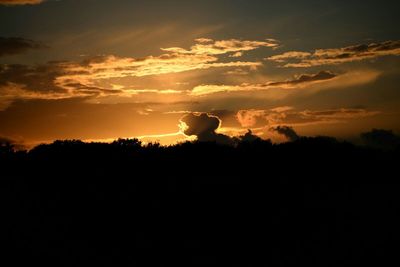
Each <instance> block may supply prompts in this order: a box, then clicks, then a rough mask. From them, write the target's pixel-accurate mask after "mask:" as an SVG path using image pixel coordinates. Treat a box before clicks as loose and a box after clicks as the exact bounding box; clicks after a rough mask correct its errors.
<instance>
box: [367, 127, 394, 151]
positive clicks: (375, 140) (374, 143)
mask: <svg viewBox="0 0 400 267" xmlns="http://www.w3.org/2000/svg"><path fill="white" fill-rule="evenodd" d="M360 137H361V140H362V141H363V143H364V145H366V146H369V147H372V148H377V149H384V150H392V149H396V148H397V147H398V146H400V136H398V135H396V134H394V133H393V131H391V130H383V129H372V130H371V131H370V132H366V133H362V134H361V135H360Z"/></svg>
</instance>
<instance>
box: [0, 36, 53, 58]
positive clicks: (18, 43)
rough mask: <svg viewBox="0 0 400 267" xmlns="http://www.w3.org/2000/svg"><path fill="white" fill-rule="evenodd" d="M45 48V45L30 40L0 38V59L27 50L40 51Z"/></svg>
mask: <svg viewBox="0 0 400 267" xmlns="http://www.w3.org/2000/svg"><path fill="white" fill-rule="evenodd" d="M46 47H47V46H46V45H44V44H42V43H40V42H37V41H34V40H30V39H25V38H18V37H9V38H6V37H0V57H4V56H8V55H15V54H22V53H25V52H27V51H29V50H35V49H42V48H46Z"/></svg>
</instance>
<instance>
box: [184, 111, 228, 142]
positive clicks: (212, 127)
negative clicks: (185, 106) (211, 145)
mask: <svg viewBox="0 0 400 267" xmlns="http://www.w3.org/2000/svg"><path fill="white" fill-rule="evenodd" d="M181 122H183V123H185V124H186V126H187V127H186V128H185V129H184V134H185V135H187V136H193V135H194V136H197V140H199V141H200V142H217V143H221V144H230V143H232V139H231V138H230V137H229V136H227V135H224V134H219V133H217V132H216V131H217V130H218V128H219V127H220V126H221V120H220V119H219V118H218V117H216V116H212V115H209V114H207V113H201V114H194V113H191V114H187V115H185V116H183V117H182V118H181Z"/></svg>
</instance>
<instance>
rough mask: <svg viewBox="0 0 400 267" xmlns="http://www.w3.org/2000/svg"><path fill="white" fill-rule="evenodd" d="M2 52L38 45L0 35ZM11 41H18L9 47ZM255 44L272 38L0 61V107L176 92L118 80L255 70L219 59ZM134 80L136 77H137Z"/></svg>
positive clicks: (203, 41)
mask: <svg viewBox="0 0 400 267" xmlns="http://www.w3.org/2000/svg"><path fill="white" fill-rule="evenodd" d="M2 40H3V41H2V43H3V47H4V49H3V54H6V53H7V54H10V53H17V52H18V53H19V52H22V51H23V50H24V49H25V50H26V49H34V48H39V47H43V45H41V44H38V43H36V42H33V41H30V40H26V39H18V38H12V39H10V38H9V39H4V38H3V39H2ZM11 43H20V45H19V46H18V45H17V46H13V45H11ZM261 46H267V47H273V46H274V45H273V41H272V40H267V41H239V40H235V39H232V40H221V41H214V40H211V39H205V38H203V39H197V40H196V45H194V46H193V47H192V50H190V51H187V50H185V51H184V50H179V49H178V50H176V51H175V49H166V50H168V53H165V54H161V55H159V56H147V57H144V58H132V57H117V56H114V55H106V56H96V57H92V58H88V59H86V60H83V61H81V62H77V61H59V62H49V63H46V64H41V65H32V66H28V65H4V64H3V65H0V91H1V92H2V97H0V105H1V106H2V107H3V108H4V107H5V106H7V105H9V103H10V102H12V101H14V100H17V99H62V98H75V97H91V98H98V99H99V98H101V97H123V98H126V97H132V96H134V95H139V94H141V95H142V94H147V95H154V94H157V95H167V94H168V95H174V94H175V95H182V94H186V93H187V91H186V90H183V89H180V90H176V89H174V88H163V89H154V88H146V87H144V88H143V87H141V88H138V87H137V86H136V85H135V84H127V83H126V82H123V81H122V82H121V80H123V79H124V78H135V79H143V77H146V76H158V75H165V74H176V73H181V72H187V71H193V70H206V69H211V68H233V69H238V68H240V69H241V70H242V71H243V72H245V70H244V68H249V69H256V68H257V67H259V66H261V65H262V63H261V62H256V61H240V60H230V61H226V60H221V59H220V58H219V55H221V54H223V53H232V54H235V53H238V52H241V51H249V50H253V49H256V48H258V47H261ZM139 82H140V80H139Z"/></svg>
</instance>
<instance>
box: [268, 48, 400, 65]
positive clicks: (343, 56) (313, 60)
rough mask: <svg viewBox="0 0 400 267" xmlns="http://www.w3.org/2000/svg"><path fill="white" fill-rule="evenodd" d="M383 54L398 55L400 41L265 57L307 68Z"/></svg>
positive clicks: (371, 57)
mask: <svg viewBox="0 0 400 267" xmlns="http://www.w3.org/2000/svg"><path fill="white" fill-rule="evenodd" d="M383 56H400V41H386V42H381V43H371V44H359V45H352V46H347V47H343V48H330V49H317V50H315V51H314V52H312V53H309V52H301V51H290V52H286V53H283V54H280V55H275V56H271V57H268V58H266V59H267V60H270V61H274V62H278V63H283V65H282V67H285V68H307V67H314V66H322V65H337V64H342V63H348V62H354V61H362V60H366V59H374V58H378V57H383Z"/></svg>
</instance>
